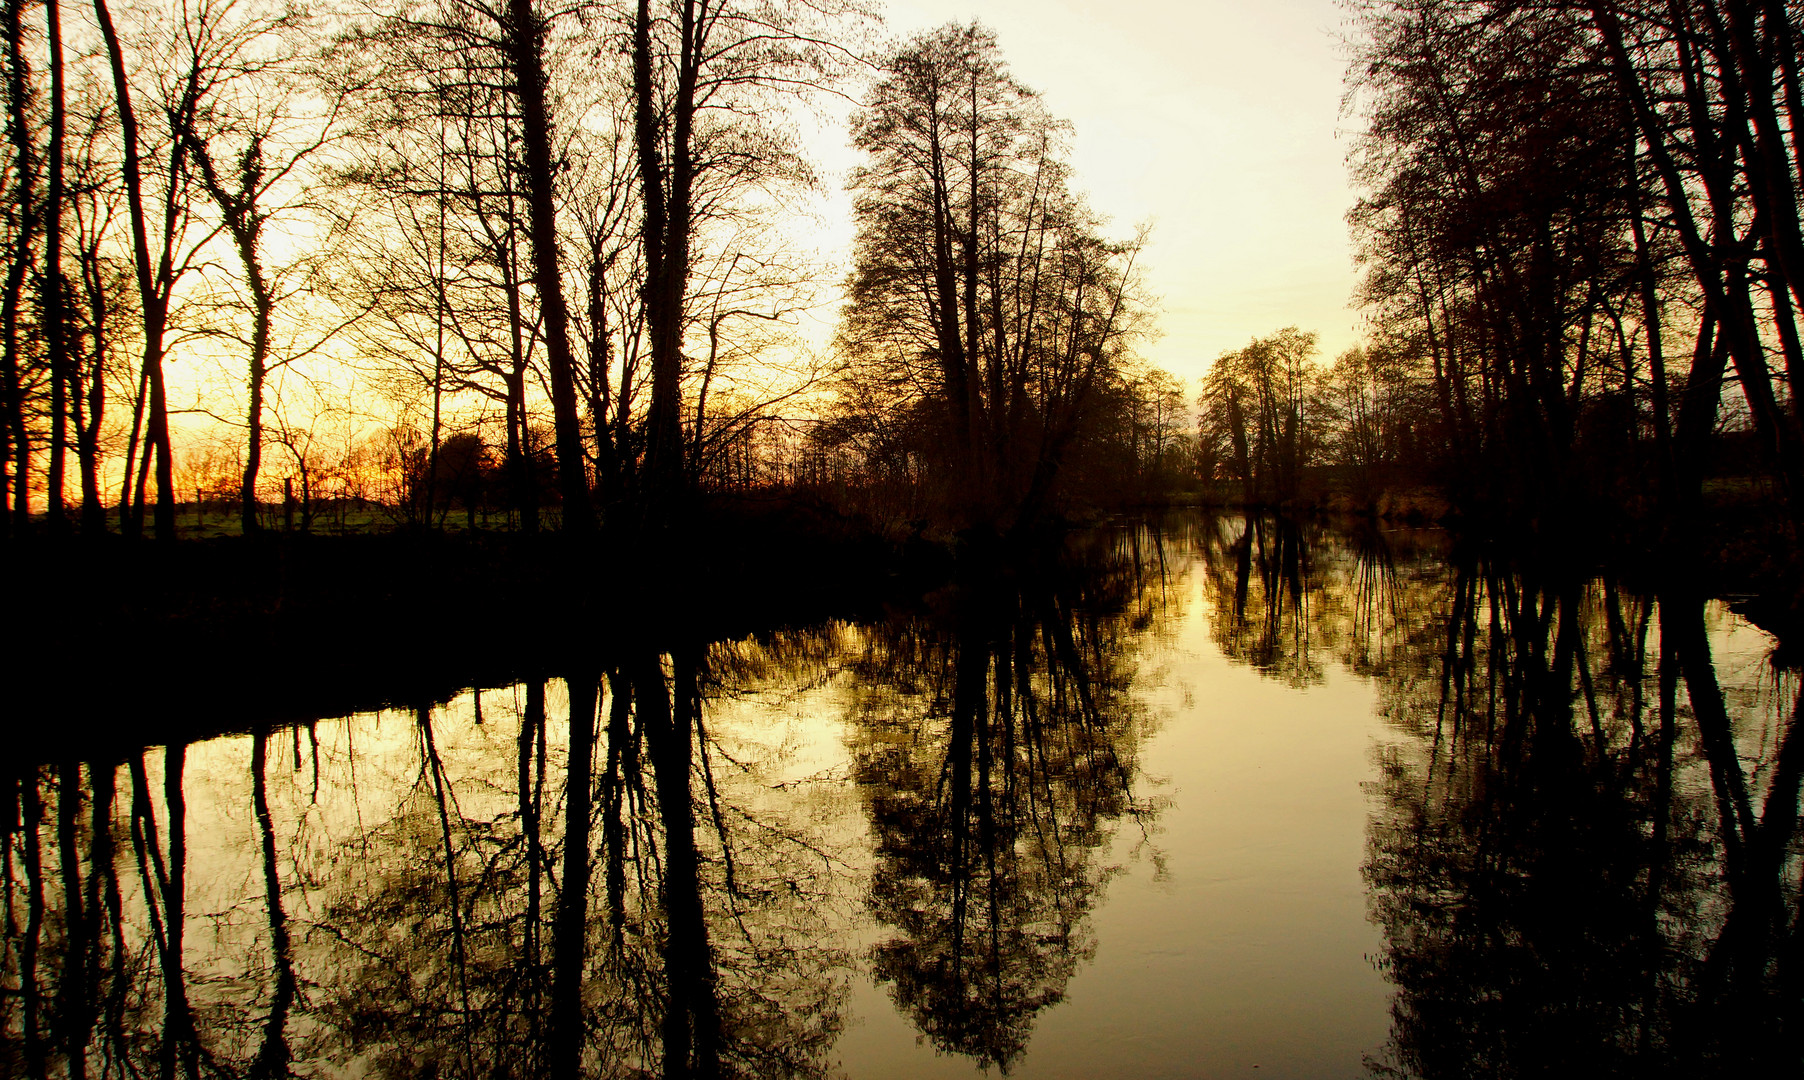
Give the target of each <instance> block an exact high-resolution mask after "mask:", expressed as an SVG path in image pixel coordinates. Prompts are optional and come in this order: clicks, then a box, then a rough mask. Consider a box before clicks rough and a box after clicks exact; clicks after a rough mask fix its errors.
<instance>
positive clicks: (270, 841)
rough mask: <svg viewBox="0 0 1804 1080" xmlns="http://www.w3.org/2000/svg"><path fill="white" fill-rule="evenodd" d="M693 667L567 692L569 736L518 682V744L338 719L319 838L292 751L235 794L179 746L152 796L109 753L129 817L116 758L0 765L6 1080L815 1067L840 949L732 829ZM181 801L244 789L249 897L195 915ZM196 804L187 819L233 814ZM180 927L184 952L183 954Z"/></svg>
mask: <svg viewBox="0 0 1804 1080" xmlns="http://www.w3.org/2000/svg"><path fill="white" fill-rule="evenodd" d="M708 669H709V665H708V663H707V661H706V654H705V652H704V651H703V650H702V649H699V648H696V649H691V650H689V651H688V652H687V653H678V654H677V655H676V656H675V657H674V658H673V659H668V660H667V659H666V658H664V657H661V656H659V655H658V654H656V653H650V652H647V653H645V654H643V655H640V656H638V657H635V658H630V662H623V663H620V664H617V665H616V666H615V667H613V668H612V669H611V670H608V671H607V672H605V674H604V673H599V672H597V673H594V674H589V675H579V676H572V677H571V678H568V679H566V680H563V681H564V684H565V686H566V687H567V690H568V693H567V698H568V700H569V703H570V711H569V714H568V716H570V717H574V718H575V721H576V722H575V723H573V724H565V723H559V722H558V720H561V719H563V718H562V717H559V718H557V719H548V712H549V711H553V710H548V708H547V701H546V699H547V694H546V692H545V691H546V684H545V682H544V681H543V680H535V681H533V682H530V683H528V684H526V685H525V686H524V687H522V688H521V689H522V690H523V691H524V694H525V699H526V701H525V706H524V708H521V709H519V710H518V716H519V733H518V738H517V740H516V739H513V738H502V739H494V738H492V737H485V738H472V737H471V736H470V734H469V733H470V732H471V731H477V730H480V729H479V728H474V727H472V726H471V724H470V723H469V722H468V721H467V720H463V719H462V718H458V717H447V716H445V715H444V714H442V713H441V712H440V711H439V710H437V709H434V708H421V709H419V710H417V711H416V713H415V714H414V716H413V718H412V723H411V725H410V726H409V738H408V739H406V740H402V741H400V743H399V744H398V745H387V746H380V747H377V748H375V749H366V750H364V751H362V752H361V753H359V751H357V750H356V749H355V748H354V747H353V745H352V743H351V741H350V729H351V725H347V728H346V735H345V738H346V740H347V741H346V743H345V745H344V760H343V761H342V762H341V763H339V764H342V765H343V766H345V768H344V769H343V770H341V771H340V773H339V774H338V775H339V776H341V777H345V776H348V777H349V778H350V779H349V781H348V783H347V784H346V790H345V791H344V792H341V793H338V794H341V795H344V796H348V800H347V799H345V798H340V799H339V800H338V802H337V803H336V804H334V805H336V806H337V807H338V808H339V809H340V810H341V811H342V810H343V809H344V808H345V804H346V802H347V801H349V802H350V803H351V804H352V805H354V806H355V807H356V811H355V812H356V818H357V821H358V822H359V823H360V824H359V825H358V826H357V827H355V828H350V827H349V826H348V823H347V822H346V821H344V820H342V819H341V820H337V821H336V822H335V823H328V824H332V825H335V827H336V828H337V829H338V831H337V832H336V833H334V832H333V831H332V829H331V828H328V827H327V826H326V825H321V824H320V822H319V818H320V816H321V815H322V814H325V813H327V811H325V810H322V809H321V807H320V805H319V791H318V788H319V781H318V777H317V766H316V769H315V772H314V775H313V776H312V777H307V776H305V774H303V773H301V772H300V771H299V770H300V748H299V741H298V740H299V734H298V732H297V734H296V750H295V761H294V769H295V772H294V776H293V779H292V780H290V779H289V778H288V777H285V776H284V775H283V772H284V771H285V770H281V769H272V768H271V767H270V765H269V759H270V757H271V754H270V743H271V740H270V738H269V737H268V734H267V733H265V732H258V733H255V734H253V735H252V736H251V737H249V738H248V739H247V740H243V741H242V742H241V743H240V744H239V745H243V743H248V749H249V751H250V753H249V757H250V762H249V765H250V768H249V773H250V775H249V777H248V778H247V782H246V783H243V784H240V785H234V784H231V783H228V782H226V781H224V780H222V779H221V778H218V777H199V778H197V777H193V776H187V775H186V774H185V773H184V767H183V761H184V754H185V751H183V750H181V749H179V748H178V749H173V750H170V751H168V752H167V753H163V752H160V751H159V752H158V753H159V754H160V755H161V756H162V757H163V759H164V761H163V778H162V779H163V783H162V784H161V785H160V786H161V789H162V790H161V792H160V794H161V796H162V798H161V799H160V800H159V799H158V798H157V795H158V792H156V791H155V789H154V788H153V784H152V782H151V781H152V777H151V773H150V771H149V770H148V769H146V768H145V762H144V761H143V760H134V761H131V762H128V763H127V765H126V767H125V768H124V769H123V770H121V771H123V772H125V773H126V774H127V775H129V778H130V782H131V792H130V799H129V806H128V807H126V808H125V809H124V812H123V813H122V812H121V808H120V807H118V806H116V805H115V803H116V801H117V800H116V798H115V795H114V776H115V773H114V769H113V767H112V766H111V765H110V764H106V763H102V764H100V765H97V766H91V767H82V766H78V765H75V764H70V765H68V766H65V767H61V768H58V769H50V770H37V771H28V772H26V773H24V774H22V775H21V774H16V773H13V774H9V785H10V786H9V789H8V790H9V793H10V795H11V798H10V799H9V803H10V805H11V807H12V813H10V814H8V815H7V816H6V822H7V826H8V827H7V831H6V835H5V841H6V864H5V869H6V877H5V887H6V903H7V916H8V917H7V923H6V927H5V934H4V941H5V954H4V974H5V981H6V989H7V991H8V993H7V994H6V995H5V996H4V998H0V1010H3V1011H0V1032H3V1033H4V1038H5V1043H4V1044H3V1045H0V1055H3V1056H0V1064H3V1065H4V1069H5V1071H6V1072H7V1074H9V1075H14V1074H17V1075H26V1076H50V1075H69V1076H83V1075H86V1074H87V1073H88V1072H90V1071H94V1070H92V1069H90V1067H89V1062H90V1060H92V1061H94V1062H96V1063H99V1064H100V1068H99V1071H101V1072H104V1073H108V1074H112V1073H117V1072H120V1071H121V1070H123V1071H124V1074H126V1075H136V1076H159V1077H174V1076H176V1075H181V1076H185V1077H198V1076H201V1075H205V1076H209V1077H212V1076H284V1075H289V1074H290V1072H291V1071H292V1070H293V1069H294V1068H296V1066H297V1063H299V1062H309V1063H311V1064H310V1065H309V1069H313V1068H318V1067H321V1066H324V1067H328V1068H334V1069H349V1070H352V1071H367V1072H372V1073H376V1074H381V1075H391V1076H405V1075H442V1074H450V1075H470V1076H474V1075H483V1076H490V1077H506V1076H574V1075H577V1074H578V1073H579V1072H580V1073H581V1074H582V1075H597V1076H608V1075H622V1076H626V1075H633V1076H638V1075H647V1074H650V1073H653V1072H660V1073H662V1074H663V1075H665V1076H669V1077H677V1076H698V1077H701V1076H708V1077H712V1076H812V1075H819V1074H821V1073H823V1072H824V1071H825V1070H826V1064H825V1061H826V1058H825V1051H826V1047H827V1046H828V1044H829V1043H830V1042H831V1039H832V1038H833V1036H834V1035H835V1034H836V1033H837V1031H838V1026H839V1022H840V1021H839V1001H840V999H841V998H842V997H843V993H844V985H843V982H844V980H843V975H842V974H836V972H838V971H839V970H840V968H841V965H840V964H839V963H838V954H837V953H835V952H834V950H833V949H832V948H830V947H829V946H827V945H826V944H823V943H822V942H823V940H824V936H823V935H821V934H820V933H819V932H818V929H819V927H818V920H815V921H813V922H811V921H810V920H811V919H814V916H813V914H812V912H811V909H809V907H808V905H807V900H808V898H809V895H808V888H807V885H808V881H809V875H810V873H811V871H808V870H806V869H800V870H799V869H798V866H797V862H798V860H797V859H796V858H795V857H793V855H792V854H791V853H789V852H787V851H786V847H785V845H786V841H787V840H788V839H789V837H788V836H787V835H786V834H783V833H781V831H780V830H769V829H765V830H758V829H754V828H750V827H748V826H747V823H748V822H750V821H752V820H754V817H755V816H754V815H751V814H745V813H735V812H733V811H732V809H731V807H732V805H733V801H734V799H735V798H736V792H735V791H734V790H732V788H731V785H730V784H717V783H716V782H715V771H716V770H715V769H714V768H713V767H711V766H710V764H709V756H710V752H711V751H710V746H709V744H708V741H707V736H706V727H705V725H704V723H703V720H702V714H703V712H704V708H705V696H706V694H707V693H708V692H709V688H710V687H716V686H718V685H719V683H718V681H717V680H714V679H712V678H711V677H710V675H709V674H708ZM604 686H605V689H604ZM502 711H504V710H502ZM496 712H497V710H496V709H494V708H491V709H490V720H491V722H492V721H493V718H494V716H495V714H496ZM476 723H477V724H481V723H482V720H481V712H480V708H478V711H477V719H476ZM559 729H563V732H560V730H559ZM559 734H564V738H563V739H562V740H560V739H559V738H558V736H559ZM447 738H450V739H452V740H453V741H454V742H457V743H458V745H456V746H455V747H454V748H453V752H449V753H448V752H447V751H446V739H447ZM560 743H561V744H560ZM317 758H318V755H317V751H316V752H315V760H316V761H317ZM328 765H331V763H330V762H328ZM196 783H199V784H202V785H203V787H205V788H206V790H207V792H208V795H209V798H211V797H212V796H215V795H221V794H224V796H225V798H226V799H227V800H228V801H236V800H237V799H244V802H247V803H248V804H249V805H248V811H249V812H248V814H244V813H240V814H237V815H236V816H235V819H236V820H246V819H248V821H249V824H250V826H251V830H252V831H251V834H250V835H248V836H247V837H245V840H244V842H242V843H241V844H240V846H239V849H238V855H239V857H240V861H242V862H244V863H246V864H247V865H246V866H245V867H244V872H245V874H246V878H247V883H254V885H252V889H251V891H250V892H249V893H248V895H247V896H246V898H245V899H243V900H242V901H239V902H238V903H239V905H240V906H239V907H237V908H234V909H233V910H229V911H225V912H216V913H211V915H210V918H209V917H208V915H206V914H203V913H199V912H196V911H194V910H191V908H190V907H189V906H188V905H189V904H190V896H191V894H192V892H193V886H192V885H191V884H185V883H184V874H185V873H186V867H187V855H186V844H187V839H188V830H189V825H188V824H187V822H186V820H185V818H186V806H187V803H188V801H189V799H190V798H191V796H192V794H193V785H194V784H196ZM309 783H311V785H312V787H313V790H312V791H311V792H309V791H307V790H306V785H308V784H309ZM247 787H248V789H249V790H248V798H245V797H244V794H243V789H244V788H247ZM359 787H361V790H359ZM333 795H334V792H333V791H331V790H328V791H327V792H326V801H327V803H329V804H331V803H332V798H333ZM208 805H209V809H210V810H211V811H212V814H211V815H210V817H209V819H208V821H209V824H208V827H209V828H217V827H219V825H221V824H224V823H225V822H228V821H231V820H234V816H233V815H231V814H228V815H227V817H226V818H224V819H220V818H219V817H218V810H219V809H220V808H219V807H218V806H216V805H214V804H212V803H211V802H209V803H208ZM240 805H242V804H240ZM85 807H86V808H91V811H92V812H91V819H88V818H84V817H83V811H84V808H85ZM366 814H367V816H368V822H367V825H365V824H362V823H363V822H364V819H365V815H366ZM159 817H160V818H161V821H159V820H158V819H159ZM84 826H85V827H84ZM127 834H129V836H130V838H131V848H130V849H129V851H128V852H126V853H121V854H118V855H117V856H116V855H115V853H114V851H113V844H114V838H115V837H116V836H124V835H127ZM284 855H286V856H287V857H286V858H284ZM804 861H805V860H804ZM591 864H595V865H591ZM215 869H217V868H215ZM812 873H818V871H813V872H812ZM122 876H123V878H124V882H125V887H124V888H123V889H122V888H121V877H122ZM134 877H135V878H136V879H137V881H136V882H133V881H132V880H131V879H132V878H134ZM259 908H260V909H261V910H257V909H259ZM252 912H255V914H254V915H252ZM202 918H204V919H207V923H208V924H209V928H208V930H207V932H205V933H201V934H197V935H195V936H194V939H193V940H190V941H189V942H188V943H187V944H186V945H185V946H184V944H183V941H182V934H183V929H184V928H192V927H195V926H196V923H197V919H202ZM811 930H812V931H813V932H812V933H810V932H809V931H811ZM573 943H574V947H573ZM184 957H185V958H186V961H185V962H184V959H183V958H184ZM235 965H238V966H236V967H234V966H235ZM202 969H204V970H205V975H204V978H203V977H201V976H199V975H197V972H200V971H202ZM191 999H192V1000H191ZM672 1002H674V1005H672V1004H670V1003H672ZM97 1028H98V1030H96V1029H97Z"/></svg>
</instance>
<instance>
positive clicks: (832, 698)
mask: <svg viewBox="0 0 1804 1080" xmlns="http://www.w3.org/2000/svg"><path fill="white" fill-rule="evenodd" d="M1070 556H1071V557H1070V559H1069V560H1068V565H1067V566H1065V567H1064V568H1062V569H1053V568H1048V567H1041V568H1039V569H1037V570H1030V569H1027V568H1024V567H1010V566H1003V565H997V566H992V567H988V568H986V569H985V570H984V571H982V572H978V573H974V574H971V575H970V576H969V578H968V580H966V581H964V582H962V583H961V584H960V585H958V586H955V587H948V588H946V589H944V590H941V591H940V592H937V593H935V594H933V595H931V596H929V597H927V598H926V599H925V600H924V601H923V603H922V605H921V606H920V608H919V610H914V611H906V612H904V611H897V612H894V613H892V614H890V615H889V616H887V617H885V618H882V619H878V620H872V621H866V622H858V623H853V622H829V623H824V624H819V625H812V626H799V627H786V628H780V629H778V628H773V629H772V630H770V631H769V632H768V633H764V634H759V635H755V636H753V637H750V638H747V639H744V640H735V641H714V642H702V641H696V642H690V643H686V644H680V645H678V646H676V647H674V648H667V649H666V650H665V651H662V652H652V651H650V647H648V648H647V650H646V651H645V652H643V653H642V654H640V655H631V654H622V655H609V656H597V657H596V658H595V660H594V663H593V665H592V666H590V667H587V668H585V669H583V670H559V671H547V672H545V673H544V677H543V678H539V679H532V680H528V681H525V682H522V683H520V684H517V685H512V686H504V687H490V688H485V689H481V690H470V691H467V692H465V693H462V694H459V695H457V696H456V697H454V698H452V699H450V700H438V701H430V702H419V703H415V704H413V705H412V706H411V707H402V708H394V709H390V710H388V711H384V712H379V713H365V714H359V715H354V716H348V717H331V718H321V719H319V720H318V721H316V722H313V723H310V724H304V725H299V726H291V727H283V728H277V729H271V730H261V731H255V732H249V733H245V734H240V735H230V736H224V737H219V738H214V739H210V740H207V741H203V742H198V743H194V744H190V745H187V746H171V747H154V748H151V749H148V750H146V751H145V752H144V753H143V754H142V755H136V756H132V757H130V758H128V759H127V760H124V761H118V760H107V761H94V762H83V761H75V760H70V761H64V762H48V763H42V764H38V765H35V766H33V765H14V766H9V767H7V769H6V771H5V776H6V785H7V787H6V791H5V793H4V795H5V804H6V812H5V814H4V815H3V816H4V821H5V824H6V828H7V834H6V837H5V840H6V849H5V850H6V862H5V868H4V869H5V881H4V888H5V912H4V918H5V926H4V948H5V953H4V968H3V976H4V997H0V1037H3V1039H4V1042H3V1043H0V1073H4V1074H5V1075H8V1076H33V1075H53V1076H73V1075H85V1076H120V1077H124V1076H133V1077H136V1076H163V1077H173V1076H192V1077H201V1076H205V1077H220V1076H283V1075H297V1076H309V1077H315V1076H317V1077H341V1076H342V1077H349V1076H409V1077H413V1076H419V1077H427V1076H432V1077H438V1076H458V1077H485V1078H486V1077H515V1076H521V1077H527V1076H534V1077H536V1076H541V1075H545V1076H555V1075H574V1074H578V1073H580V1074H581V1075H585V1076H604V1077H613V1076H620V1077H631V1076H648V1075H663V1076H712V1075H725V1076H841V1075H843V1076H849V1077H855V1078H862V1077H916V1076H968V1075H972V1074H974V1073H978V1072H980V1071H987V1072H989V1073H992V1074H994V1073H997V1072H1002V1073H1006V1074H1008V1075H1011V1076H1024V1077H1038V1076H1046V1077H1103V1076H1128V1075H1132V1076H1140V1077H1191V1076H1198V1077H1229V1076H1263V1077H1350V1076H1360V1075H1370V1074H1377V1075H1421V1076H1433V1077H1440V1076H1489V1075H1499V1076H1509V1075H1521V1074H1565V1075H1587V1074H1591V1075H1596V1074H1603V1075H1635V1076H1664V1075H1673V1076H1680V1075H1684V1076H1695V1075H1700V1074H1712V1073H1721V1074H1726V1075H1740V1074H1743V1073H1744V1072H1757V1071H1759V1070H1765V1071H1767V1072H1769V1073H1777V1074H1780V1075H1784V1074H1788V1073H1790V1072H1791V1071H1793V1070H1795V1069H1797V1068H1798V1066H1799V1065H1800V1049H1799V1047H1800V1046H1801V1045H1804V1043H1801V1042H1800V1037H1801V1036H1804V1031H1801V1030H1800V1028H1801V1025H1804V921H1801V919H1800V913H1801V907H1800V897H1801V895H1804V882H1801V881H1800V875H1801V873H1804V842H1801V841H1800V837H1799V835H1798V833H1799V830H1798V828H1797V818H1798V814H1799V809H1800V781H1801V780H1804V722H1800V721H1799V719H1798V705H1799V692H1800V680H1799V679H1798V677H1797V676H1796V675H1795V674H1794V673H1792V672H1787V671H1783V670H1780V669H1778V668H1776V667H1775V666H1774V665H1773V664H1772V663H1771V653H1772V649H1773V642H1772V640H1771V639H1770V638H1769V637H1767V636H1766V635H1765V634H1764V633H1762V632H1761V631H1759V630H1758V629H1756V628H1754V627H1752V626H1750V625H1749V624H1747V623H1746V622H1745V621H1743V620H1742V619H1740V618H1739V617H1738V616H1736V615H1735V614H1733V613H1732V612H1731V611H1730V610H1729V609H1728V608H1727V607H1726V606H1725V605H1724V604H1723V603H1721V602H1718V601H1707V600H1703V599H1700V598H1698V597H1695V596H1692V597H1684V596H1669V597H1664V598H1658V599H1657V598H1654V597H1649V596H1644V595H1640V594H1636V593H1633V592H1630V591H1628V590H1626V589H1622V588H1618V587H1617V586H1616V585H1615V584H1614V583H1612V582H1610V581H1606V580H1557V579H1549V580H1539V579H1536V578H1534V577H1532V576H1528V577H1525V576H1524V575H1523V574H1521V573H1519V572H1516V571H1510V570H1506V569H1504V568H1503V567H1501V566H1499V565H1494V564H1492V563H1490V562H1488V561H1487V560H1486V559H1485V558H1483V557H1481V556H1479V555H1469V556H1467V555H1462V556H1459V557H1455V556H1454V555H1452V554H1450V553H1449V551H1448V550H1447V549H1446V545H1445V544H1444V542H1443V540H1442V538H1441V537H1440V536H1439V534H1434V533H1403V532H1377V531H1360V532H1337V531H1334V530H1331V529H1326V528H1324V527H1321V526H1318V525H1304V526H1296V525H1291V524H1282V523H1279V522H1275V521H1271V520H1264V521H1247V520H1243V519H1240V518H1231V519H1215V518H1203V517H1183V518H1176V519H1173V520H1170V521H1167V522H1164V523H1163V524H1161V525H1160V526H1159V527H1156V528H1154V527H1135V528H1124V529H1120V530H1112V531H1105V532H1099V533H1097V534H1095V535H1091V536H1087V537H1084V538H1081V539H1080V540H1079V541H1078V542H1076V543H1075V544H1074V547H1073V551H1072V552H1071V553H1070ZM396 623H397V630H398V632H399V631H400V628H401V627H402V626H403V625H404V620H401V619H396ZM494 632H495V633H504V632H505V630H504V629H503V628H496V630H495V631H494ZM322 647H327V648H329V647H330V645H329V643H322ZM302 677H304V676H302ZM199 682H200V684H201V685H202V686H204V679H201V680H199ZM194 686H195V681H194V680H185V686H184V691H183V692H184V694H185V695H188V696H194V697H195V698H196V700H197V701H199V702H200V704H197V706H196V708H207V707H209V706H208V705H207V704H206V703H205V696H204V692H202V693H199V694H197V693H196V691H195V689H194ZM216 707H217V708H219V709H221V710H222V717H221V720H220V724H221V726H225V727H230V726H231V722H230V717H229V715H226V714H225V713H224V710H225V709H227V707H228V706H227V705H226V704H225V703H223V702H221V703H219V704H218V705H217V706H216ZM573 712H574V713H575V715H576V719H577V723H576V724H575V725H574V726H573V725H572V713H573ZM82 720H83V717H82V710H81V702H80V686H79V684H76V685H72V686H71V687H70V689H69V698H68V709H67V711H66V713H64V714H63V715H60V716H56V717H33V718H19V717H15V718H14V722H15V723H20V722H25V723H54V724H65V725H78V724H80V723H82ZM573 774H574V775H577V776H580V777H583V781H582V782H580V783H575V784H573V783H571V782H570V779H571V777H572V775H573ZM579 882H586V884H585V885H577V884H575V883H579ZM1255 1070H1257V1071H1256V1072H1255Z"/></svg>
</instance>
